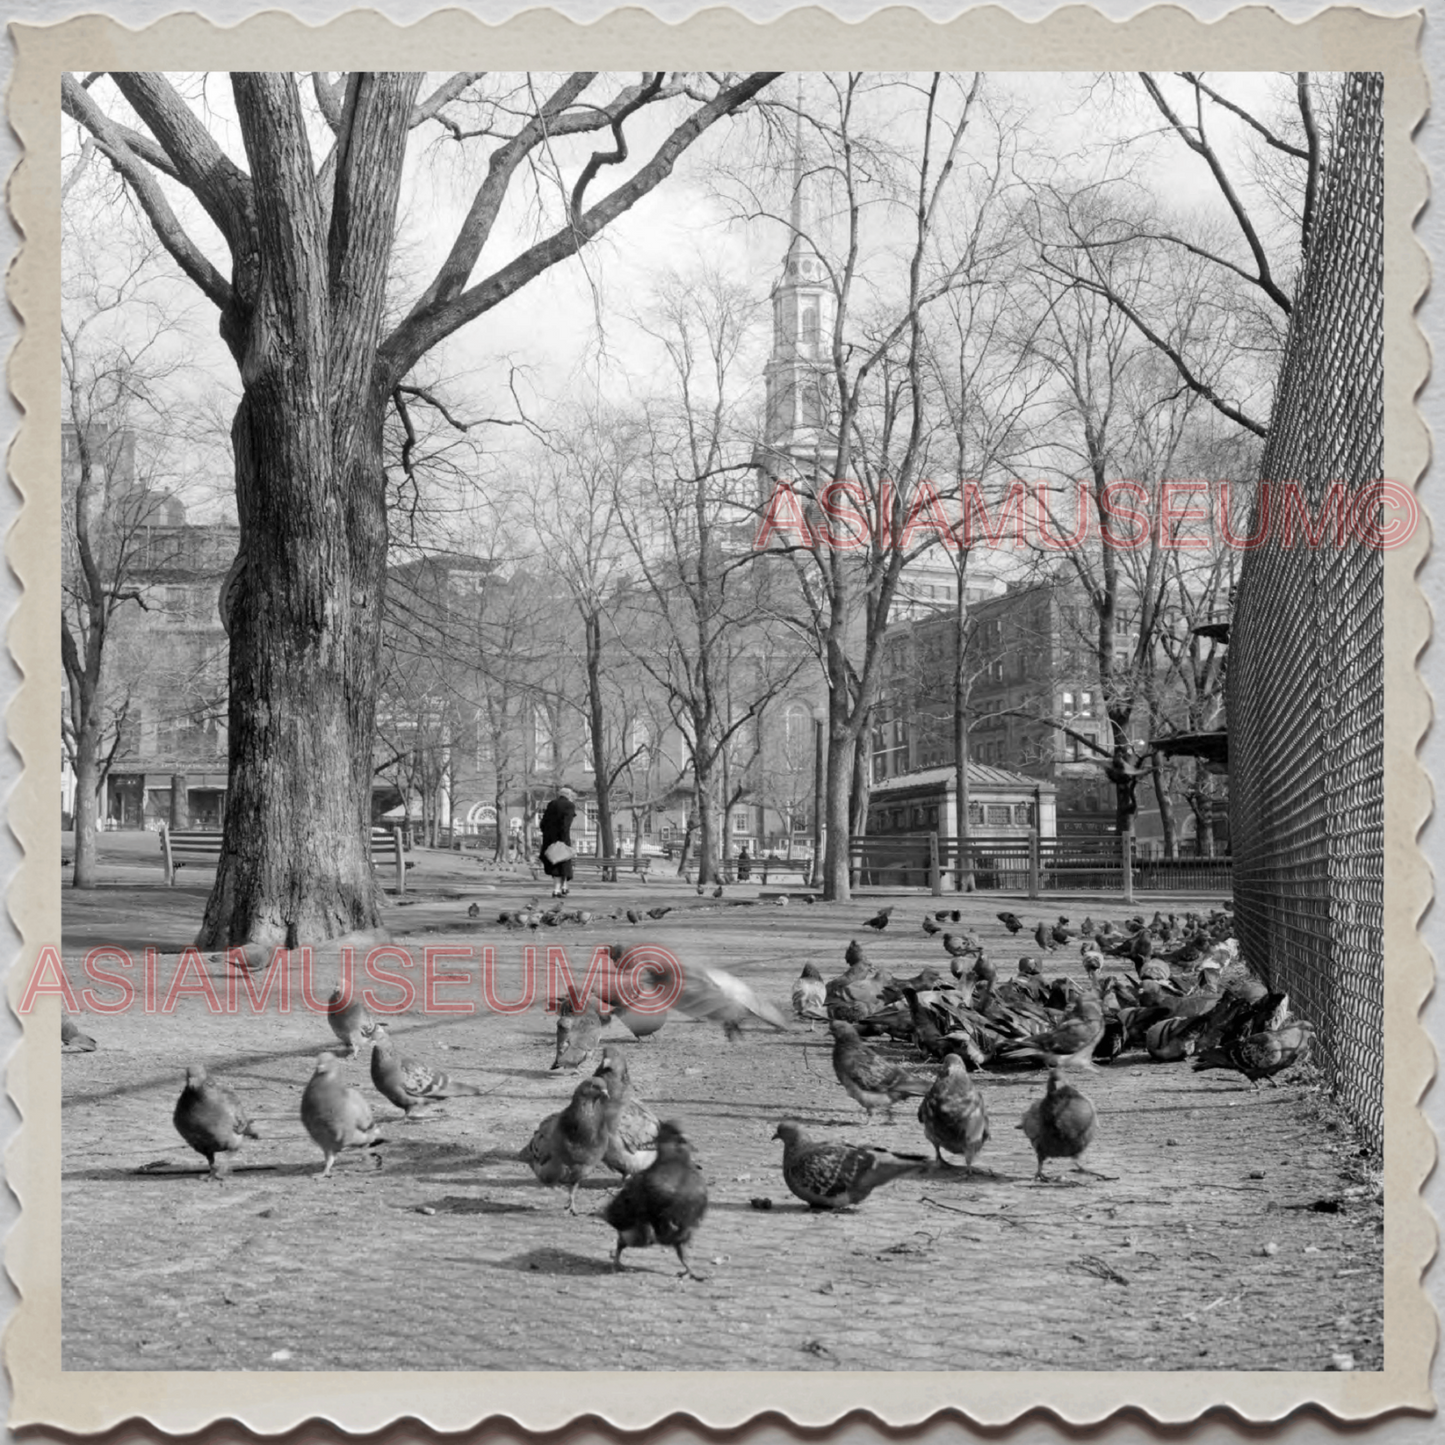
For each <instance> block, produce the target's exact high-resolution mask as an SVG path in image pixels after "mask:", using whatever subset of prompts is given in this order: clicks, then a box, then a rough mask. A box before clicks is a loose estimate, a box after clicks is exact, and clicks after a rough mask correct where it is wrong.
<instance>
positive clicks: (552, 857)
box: [542, 788, 577, 898]
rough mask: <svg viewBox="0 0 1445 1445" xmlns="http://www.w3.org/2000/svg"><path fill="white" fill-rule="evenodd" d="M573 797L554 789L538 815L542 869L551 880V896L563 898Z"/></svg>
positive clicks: (568, 882) (569, 864) (569, 883)
mask: <svg viewBox="0 0 1445 1445" xmlns="http://www.w3.org/2000/svg"><path fill="white" fill-rule="evenodd" d="M576 816H577V794H576V793H575V792H574V791H573V790H572V789H571V788H558V789H557V796H556V797H555V798H553V799H552V801H551V802H550V803H548V804H547V807H546V809H545V810H544V811H543V813H542V869H543V871H544V872H545V873H546V875H547V876H548V877H549V878H550V879H551V880H552V897H553V898H565V897H566V895H567V890H568V889H569V888H570V887H571V886H572V820H573V819H574V818H575V817H576Z"/></svg>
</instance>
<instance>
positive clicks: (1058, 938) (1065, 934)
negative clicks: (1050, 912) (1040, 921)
mask: <svg viewBox="0 0 1445 1445" xmlns="http://www.w3.org/2000/svg"><path fill="white" fill-rule="evenodd" d="M1068 921H1069V920H1068V919H1067V918H1064V917H1063V916H1062V915H1061V916H1060V918H1059V921H1058V922H1057V923H1056V924H1054V926H1053V927H1052V928H1051V929H1049V937H1050V938H1052V939H1053V940H1054V942H1055V943H1057V944H1058V945H1059V946H1060V947H1063V945H1064V944H1066V943H1072V942H1073V941H1074V935H1073V934H1072V933H1070V932H1069V930H1068V929H1067V928H1065V927H1064V924H1066V923H1067V922H1068Z"/></svg>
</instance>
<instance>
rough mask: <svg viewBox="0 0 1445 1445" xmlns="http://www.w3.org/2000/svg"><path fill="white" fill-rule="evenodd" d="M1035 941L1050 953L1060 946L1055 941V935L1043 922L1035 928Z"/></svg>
mask: <svg viewBox="0 0 1445 1445" xmlns="http://www.w3.org/2000/svg"><path fill="white" fill-rule="evenodd" d="M1034 942H1035V943H1037V944H1038V946H1039V947H1040V948H1042V949H1045V950H1047V951H1048V952H1050V953H1052V952H1053V951H1054V949H1056V948H1057V947H1058V946H1059V945H1058V944H1057V943H1055V942H1054V939H1053V935H1052V934H1051V933H1050V932H1049V930H1048V929H1047V928H1045V927H1044V925H1043V923H1042V922H1040V923H1039V925H1038V927H1037V928H1035V929H1034Z"/></svg>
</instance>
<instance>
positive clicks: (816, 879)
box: [812, 704, 828, 888]
mask: <svg viewBox="0 0 1445 1445" xmlns="http://www.w3.org/2000/svg"><path fill="white" fill-rule="evenodd" d="M827 721H828V710H827V709H826V708H825V707H823V706H822V705H821V704H815V705H814V708H813V884H812V886H813V887H814V888H821V887H822V886H823V739H824V736H825V734H824V731H823V729H824V725H825V724H826V723H827Z"/></svg>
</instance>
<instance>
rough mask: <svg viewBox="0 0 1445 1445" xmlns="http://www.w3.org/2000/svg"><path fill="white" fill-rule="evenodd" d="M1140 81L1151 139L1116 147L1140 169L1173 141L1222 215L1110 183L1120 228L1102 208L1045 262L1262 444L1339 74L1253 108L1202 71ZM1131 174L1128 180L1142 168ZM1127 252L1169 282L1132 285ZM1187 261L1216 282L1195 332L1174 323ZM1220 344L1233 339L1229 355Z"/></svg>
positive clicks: (1173, 159) (1145, 76) (1302, 80)
mask: <svg viewBox="0 0 1445 1445" xmlns="http://www.w3.org/2000/svg"><path fill="white" fill-rule="evenodd" d="M1137 80H1138V84H1139V86H1140V88H1141V90H1142V93H1143V95H1144V97H1145V98H1146V100H1145V103H1144V104H1143V105H1142V106H1141V107H1140V109H1141V116H1140V121H1139V133H1138V135H1136V136H1135V137H1132V138H1130V139H1129V140H1127V141H1125V142H1122V143H1120V142H1110V145H1111V147H1112V148H1114V149H1116V150H1118V151H1119V152H1120V153H1121V156H1122V157H1124V158H1126V159H1127V160H1132V159H1133V158H1134V157H1135V156H1136V154H1137V152H1138V150H1139V149H1140V147H1141V146H1144V145H1150V144H1152V145H1157V146H1158V147H1160V148H1161V150H1162V149H1163V148H1164V147H1166V146H1167V148H1168V153H1169V155H1170V163H1171V164H1177V163H1178V162H1179V160H1180V159H1182V158H1185V157H1192V161H1191V160H1188V159H1183V164H1185V165H1187V166H1189V165H1192V167H1193V168H1194V169H1196V170H1197V171H1198V172H1199V173H1200V176H1201V179H1202V180H1203V183H1204V185H1205V187H1206V188H1207V189H1208V190H1210V191H1212V192H1213V194H1214V196H1215V199H1216V201H1217V203H1218V204H1217V206H1216V208H1215V212H1216V214H1215V215H1214V216H1213V217H1209V216H1207V215H1202V214H1201V212H1200V210H1199V209H1196V212H1195V213H1194V214H1193V215H1189V216H1172V215H1170V214H1169V213H1168V212H1167V210H1166V208H1165V207H1164V206H1163V205H1162V204H1161V203H1160V202H1159V200H1158V198H1157V197H1155V196H1153V195H1148V194H1141V192H1140V189H1139V187H1138V186H1137V184H1135V183H1133V182H1132V181H1131V180H1129V179H1118V180H1115V179H1112V178H1111V179H1110V180H1108V181H1106V182H1103V183H1101V184H1100V186H1099V187H1098V191H1099V192H1100V193H1102V194H1103V195H1106V196H1107V198H1108V199H1107V204H1106V207H1105V209H1106V213H1107V216H1108V219H1107V221H1106V222H1105V223H1103V224H1101V223H1100V214H1099V208H1098V206H1097V205H1092V206H1090V207H1089V208H1088V210H1087V212H1086V216H1087V219H1086V221H1085V222H1084V224H1082V225H1079V226H1070V227H1068V228H1067V234H1064V233H1059V234H1056V235H1055V236H1054V237H1053V239H1052V241H1051V243H1050V245H1049V246H1048V248H1047V249H1046V251H1045V256H1046V259H1047V261H1048V263H1049V264H1050V265H1052V266H1054V267H1055V268H1057V270H1058V272H1059V273H1060V275H1062V276H1066V277H1068V278H1070V279H1071V280H1073V281H1074V282H1075V283H1076V284H1078V285H1080V286H1085V287H1088V288H1090V289H1092V290H1094V291H1096V292H1097V293H1098V294H1099V295H1100V296H1102V297H1104V298H1105V299H1106V300H1107V301H1108V302H1109V304H1110V305H1111V306H1113V307H1114V308H1116V309H1117V310H1118V312H1119V313H1120V315H1121V316H1123V317H1124V318H1126V319H1127V321H1128V322H1129V324H1130V326H1131V327H1133V328H1134V329H1135V331H1136V332H1137V333H1138V334H1139V336H1140V337H1142V338H1143V339H1144V340H1145V341H1146V342H1147V343H1148V344H1149V345H1150V346H1152V347H1154V348H1155V349H1156V350H1157V351H1158V352H1159V353H1160V355H1161V356H1163V357H1164V358H1165V359H1166V360H1167V361H1168V363H1169V364H1170V366H1171V367H1172V368H1173V369H1174V371H1175V373H1176V375H1177V377H1178V379H1179V381H1180V382H1181V383H1182V384H1183V385H1184V386H1186V387H1188V388H1189V389H1190V390H1191V391H1193V392H1194V393H1195V394H1196V395H1198V396H1199V397H1200V398H1201V399H1203V400H1204V401H1206V402H1208V403H1209V405H1210V406H1212V407H1214V408H1215V409H1216V410H1217V411H1218V412H1219V413H1220V414H1221V415H1222V416H1225V417H1227V418H1228V419H1229V420H1230V421H1232V422H1234V423H1235V424H1236V425H1238V426H1241V427H1244V428H1245V429H1246V430H1248V431H1250V432H1253V433H1254V434H1255V435H1256V436H1259V437H1263V436H1264V435H1265V433H1266V431H1267V429H1268V416H1269V396H1270V389H1271V387H1272V384H1273V379H1274V375H1275V373H1276V372H1277V370H1278V362H1279V358H1280V356H1281V355H1282V353H1283V349H1284V341H1285V334H1286V330H1287V327H1288V323H1289V317H1290V314H1291V311H1292V309H1293V303H1292V299H1291V296H1292V291H1293V287H1294V281H1295V277H1296V276H1297V275H1298V272H1299V268H1300V266H1301V265H1302V263H1303V258H1304V253H1305V250H1306V248H1307V247H1308V245H1309V240H1310V233H1311V230H1312V228H1313V225H1314V217H1315V209H1316V204H1317V198H1318V196H1319V193H1320V186H1321V182H1322V180H1323V174H1324V165H1325V157H1326V144H1327V139H1328V137H1326V136H1323V135H1322V132H1321V124H1320V120H1319V117H1320V115H1321V114H1324V115H1329V114H1330V113H1331V112H1332V109H1333V108H1332V106H1330V104H1329V103H1328V96H1327V95H1325V94H1323V93H1322V92H1323V91H1324V90H1325V89H1326V88H1327V87H1328V86H1329V85H1330V84H1331V82H1330V79H1329V78H1328V77H1321V76H1311V75H1309V74H1308V73H1306V72H1303V71H1301V72H1299V73H1298V74H1294V75H1283V76H1279V77H1276V78H1275V79H1274V83H1273V94H1272V95H1271V96H1270V97H1269V98H1267V99H1264V100H1260V99H1258V98H1254V99H1253V100H1252V103H1241V101H1240V100H1237V99H1232V98H1231V97H1230V96H1229V95H1228V94H1226V93H1225V90H1224V88H1223V85H1222V82H1220V81H1217V80H1215V79H1213V78H1211V77H1209V76H1206V75H1204V74H1202V73H1199V72H1194V71H1179V72H1176V73H1174V74H1172V75H1156V74H1151V73H1149V72H1140V73H1139V75H1138V77H1137ZM1109 83H1110V84H1111V85H1112V84H1114V83H1115V80H1114V78H1113V77H1110V78H1109ZM1151 121H1152V124H1151ZM1161 123H1162V131H1161V130H1160V125H1161ZM1119 169H1120V170H1122V171H1123V173H1124V176H1125V177H1127V176H1128V172H1129V169H1130V166H1129V165H1127V164H1126V165H1124V166H1121V167H1120V168H1119ZM1094 199H1095V201H1097V200H1098V199H1099V197H1098V196H1095V197H1094ZM1120 251H1127V252H1133V253H1135V254H1139V253H1143V254H1145V255H1146V256H1147V257H1149V258H1150V260H1149V263H1148V264H1149V265H1150V266H1154V267H1157V269H1158V272H1159V275H1160V279H1159V283H1158V284H1157V285H1153V286H1142V287H1141V286H1138V285H1135V286H1133V287H1131V288H1129V289H1128V290H1121V289H1120V288H1119V287H1118V286H1117V285H1116V284H1115V283H1116V279H1117V277H1118V275H1119V268H1118V264H1117V256H1116V253H1118V252H1120ZM1182 265H1193V266H1194V267H1195V269H1196V271H1197V274H1198V275H1199V276H1201V277H1207V278H1208V287H1207V289H1208V295H1209V300H1208V304H1207V307H1200V306H1199V304H1198V303H1199V291H1198V288H1195V306H1196V311H1197V313H1198V316H1197V319H1198V321H1199V325H1198V326H1196V327H1195V328H1194V329H1193V330H1189V329H1181V328H1180V327H1178V326H1177V325H1176V324H1175V318H1174V316H1173V315H1172V311H1173V305H1172V303H1173V296H1174V293H1173V291H1172V289H1171V282H1172V280H1173V278H1174V277H1176V276H1177V275H1178V274H1179V271H1180V268H1181V266H1182ZM1128 269H1129V270H1130V272H1131V273H1134V272H1137V270H1138V268H1136V267H1130V268H1128ZM1145 269H1146V273H1147V267H1146V268H1145ZM1220 339H1227V340H1228V341H1229V342H1230V345H1229V347H1228V348H1227V350H1226V351H1223V352H1222V351H1221V350H1220V348H1219V347H1218V345H1217V342H1218V341H1219V340H1220Z"/></svg>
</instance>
